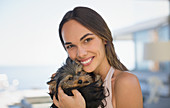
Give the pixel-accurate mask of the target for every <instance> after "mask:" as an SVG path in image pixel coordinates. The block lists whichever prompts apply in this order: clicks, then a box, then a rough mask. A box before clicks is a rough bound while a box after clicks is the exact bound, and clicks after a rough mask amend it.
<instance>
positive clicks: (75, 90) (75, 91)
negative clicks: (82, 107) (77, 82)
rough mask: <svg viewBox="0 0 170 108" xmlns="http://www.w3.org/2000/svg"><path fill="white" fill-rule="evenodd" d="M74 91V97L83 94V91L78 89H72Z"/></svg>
mask: <svg viewBox="0 0 170 108" xmlns="http://www.w3.org/2000/svg"><path fill="white" fill-rule="evenodd" d="M72 93H73V95H74V97H78V96H81V93H80V92H79V91H78V90H77V89H74V90H72Z"/></svg>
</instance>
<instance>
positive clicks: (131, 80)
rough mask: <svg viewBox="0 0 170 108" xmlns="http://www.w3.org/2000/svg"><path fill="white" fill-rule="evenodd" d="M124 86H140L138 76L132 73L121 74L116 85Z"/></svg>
mask: <svg viewBox="0 0 170 108" xmlns="http://www.w3.org/2000/svg"><path fill="white" fill-rule="evenodd" d="M117 83H119V84H121V85H122V84H123V85H124V86H125V85H128V86H135V85H138V84H139V80H138V78H137V77H136V75H134V74H132V73H130V72H120V74H118V75H117V77H116V80H115V84H117Z"/></svg>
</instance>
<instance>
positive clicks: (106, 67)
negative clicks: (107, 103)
mask: <svg viewBox="0 0 170 108" xmlns="http://www.w3.org/2000/svg"><path fill="white" fill-rule="evenodd" d="M110 68H111V66H110V64H109V63H108V62H106V63H104V65H102V66H99V68H98V69H96V70H95V73H96V74H99V75H101V78H102V80H103V81H104V80H105V78H106V76H107V73H108V72H109V70H110Z"/></svg>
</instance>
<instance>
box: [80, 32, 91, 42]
mask: <svg viewBox="0 0 170 108" xmlns="http://www.w3.org/2000/svg"><path fill="white" fill-rule="evenodd" d="M88 35H93V34H92V33H87V34H85V35H84V36H82V37H81V38H80V41H81V40H83V39H84V38H85V37H87V36H88Z"/></svg>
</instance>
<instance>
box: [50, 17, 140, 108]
mask: <svg viewBox="0 0 170 108" xmlns="http://www.w3.org/2000/svg"><path fill="white" fill-rule="evenodd" d="M62 37H63V40H64V42H65V48H66V50H67V53H68V55H69V57H70V58H71V59H72V60H75V61H78V62H80V63H82V64H83V65H84V67H83V69H84V70H85V71H86V72H92V71H93V72H95V73H96V74H99V75H101V77H102V80H104V79H105V77H106V75H107V73H108V71H109V69H110V67H111V66H110V65H109V63H108V60H107V58H106V54H105V47H104V46H105V44H106V42H105V41H103V40H102V39H101V38H99V36H97V35H95V34H94V33H93V32H91V31H90V30H88V29H87V28H86V27H84V26H83V25H81V24H80V23H78V22H77V21H75V20H70V21H68V22H66V23H65V24H64V26H63V28H62ZM72 92H73V94H74V96H67V95H66V94H65V93H64V92H63V90H62V89H61V88H60V87H59V93H58V97H59V101H57V100H56V99H55V98H53V99H54V100H53V102H54V103H55V105H56V106H58V107H59V108H85V107H86V106H85V100H84V98H83V97H82V95H81V94H80V93H79V92H78V91H77V90H73V91H72ZM142 100H143V99H142V92H141V88H140V84H139V81H138V79H137V77H136V76H135V75H133V74H131V73H128V72H122V71H120V70H116V69H115V72H114V75H113V76H112V104H113V107H114V108H143V101H142Z"/></svg>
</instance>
